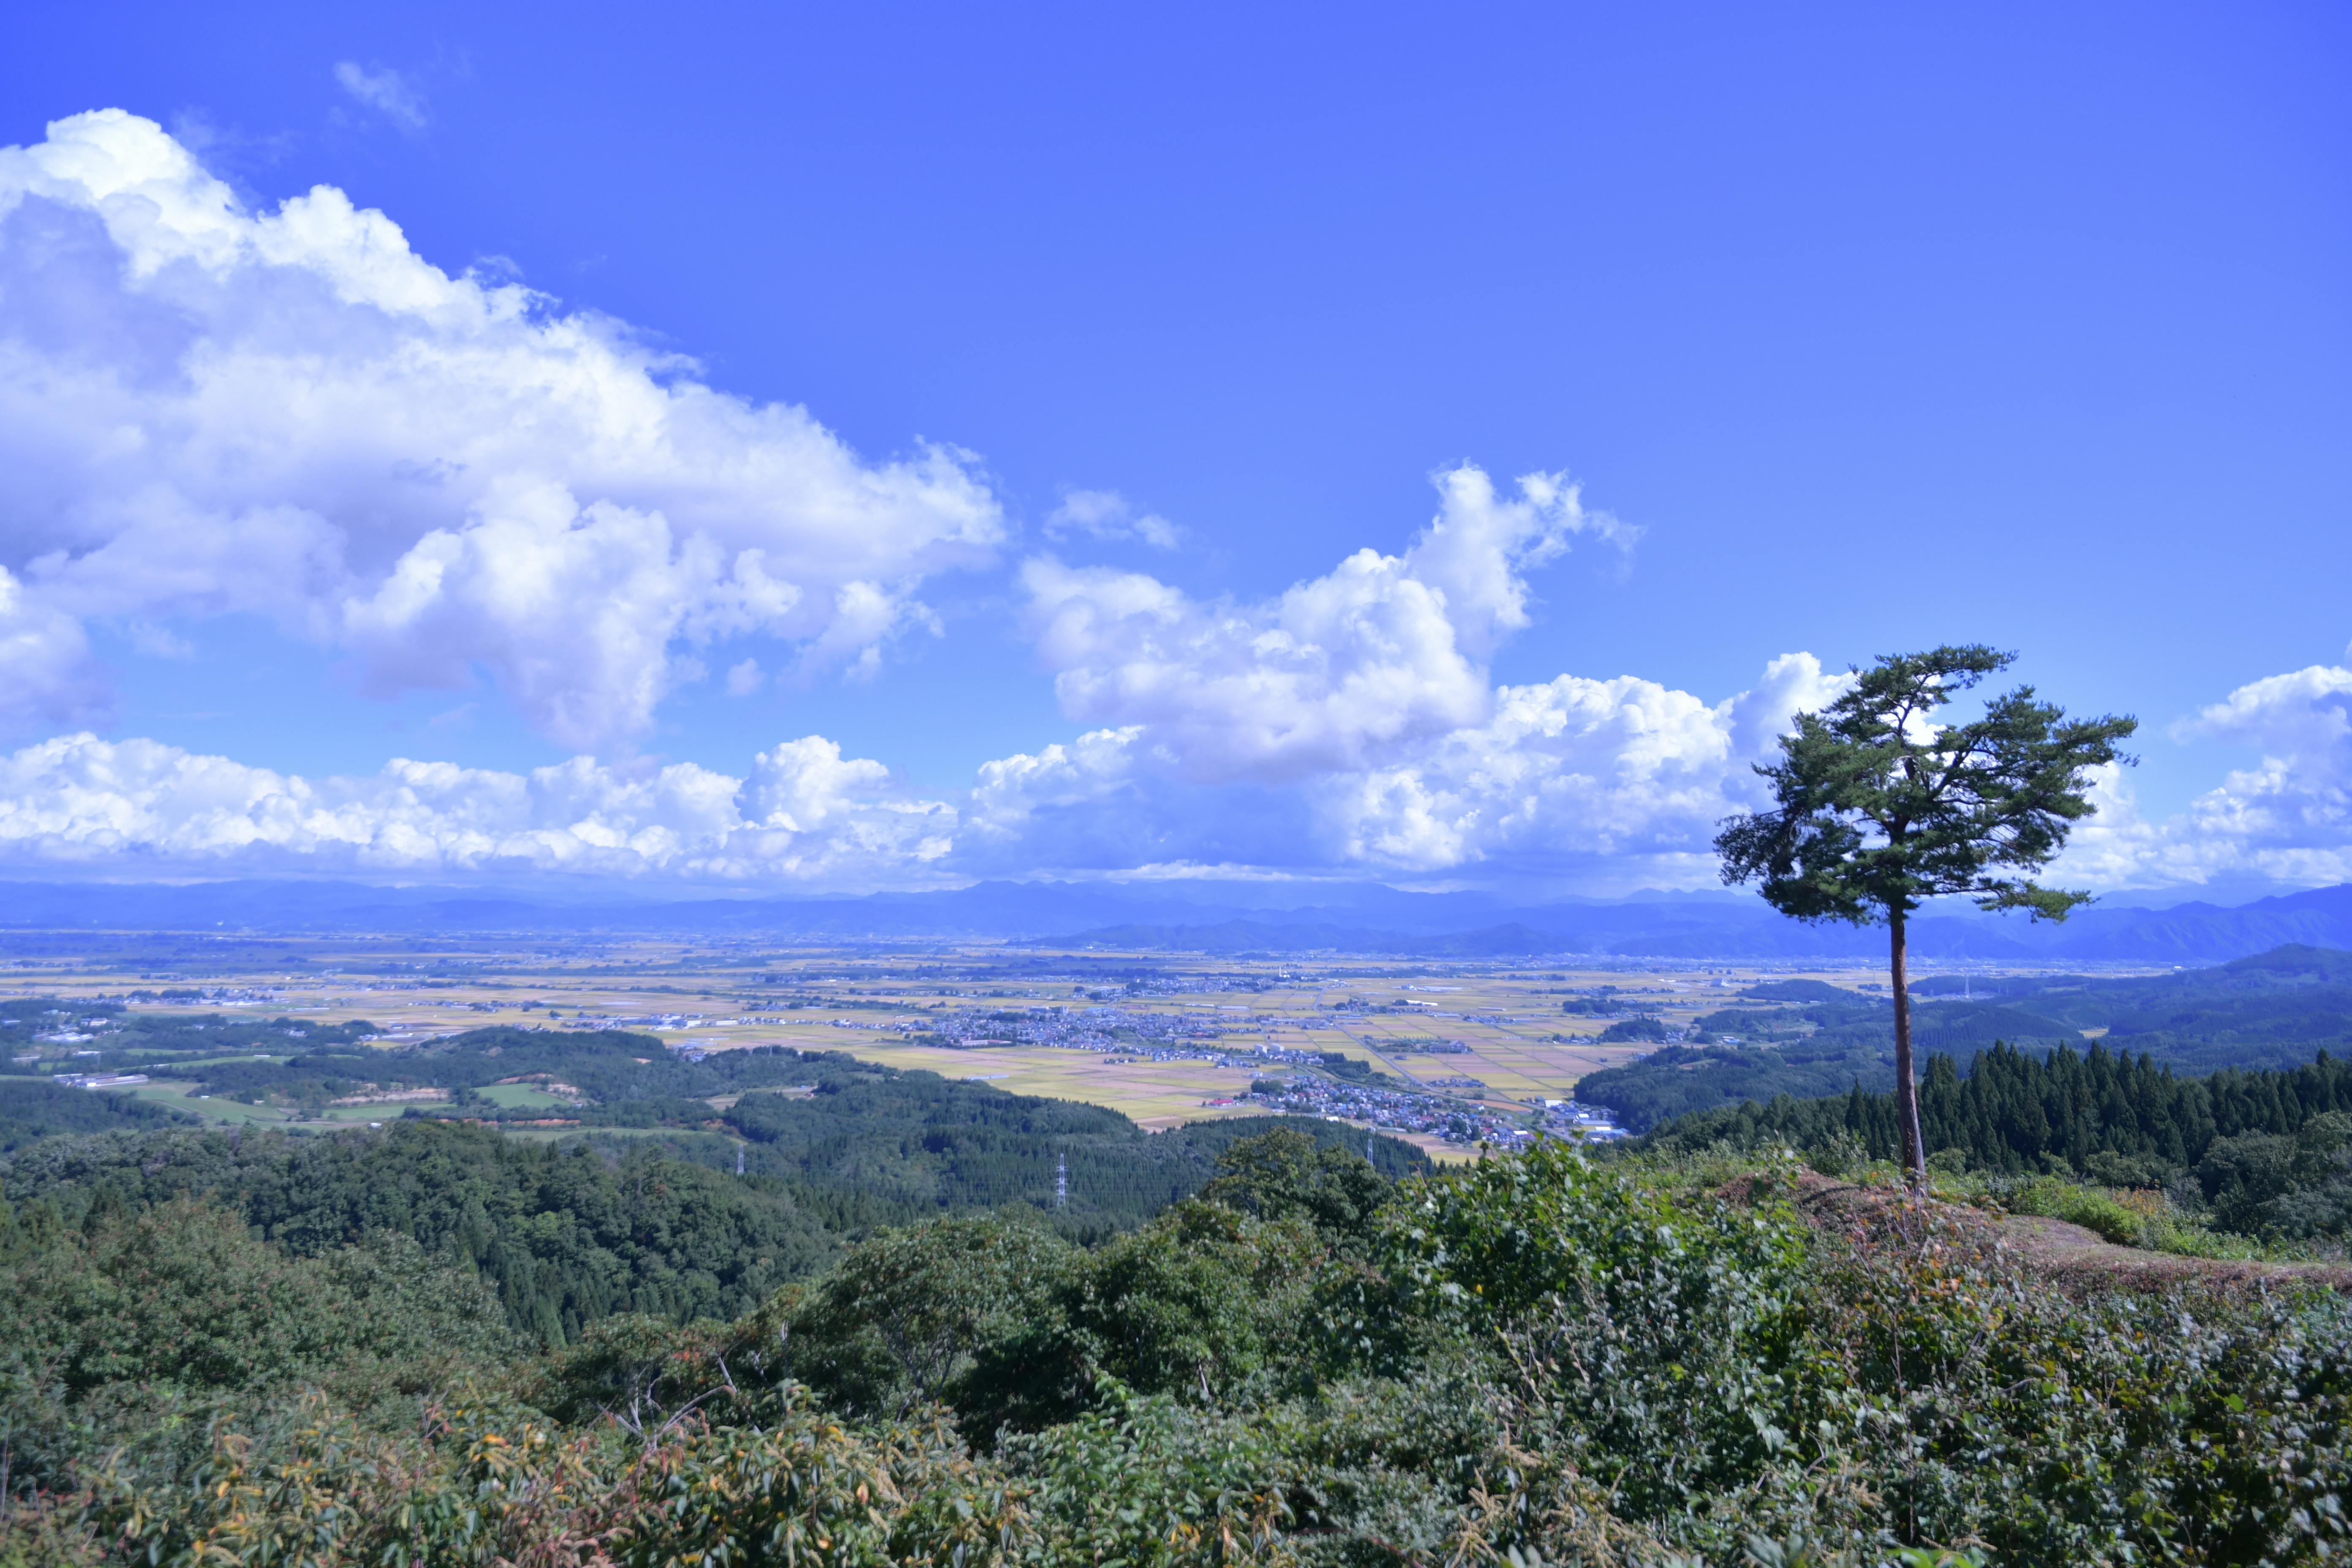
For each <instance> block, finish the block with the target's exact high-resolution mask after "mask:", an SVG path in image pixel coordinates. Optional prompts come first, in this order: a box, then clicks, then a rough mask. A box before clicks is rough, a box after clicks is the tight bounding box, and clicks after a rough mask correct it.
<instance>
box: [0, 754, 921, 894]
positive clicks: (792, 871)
mask: <svg viewBox="0 0 2352 1568" xmlns="http://www.w3.org/2000/svg"><path fill="white" fill-rule="evenodd" d="M956 820H957V817H956V813H955V810H954V808H953V807H952V806H950V805H945V804H943V803H940V802H935V801H922V800H915V799H909V798H906V797H904V796H902V795H899V794H898V792H896V791H894V790H893V789H892V788H891V785H890V778H889V773H888V770H887V769H886V768H884V767H883V766H882V764H880V763H876V762H872V761H869V760H866V759H863V758H854V757H846V758H845V757H844V756H843V755H842V754H841V748H840V747H839V746H838V745H836V744H835V742H831V741H828V740H825V739H824V738H823V737H822V736H814V735H812V736H807V737H804V738H803V739H800V740H797V741H787V742H782V744H780V745H778V746H776V747H774V748H773V749H772V750H770V751H766V752H761V753H759V754H758V755H757V756H756V757H755V758H754V759H753V761H752V765H751V770H750V773H749V775H748V776H746V777H743V778H735V777H731V776H730V775H728V774H725V773H716V772H713V771H711V770H709V769H707V768H702V767H698V766H696V765H695V764H693V763H673V764H671V765H669V766H667V767H662V768H658V769H653V770H650V771H645V772H641V773H640V772H629V771H625V770H621V769H616V768H614V767H611V766H608V765H605V764H603V763H598V762H597V761H596V760H595V759H593V758H591V757H584V756H583V757H574V758H572V759H571V760H570V761H568V762H564V763H558V764H556V765H554V766H551V767H545V768H540V769H537V770H535V771H533V772H531V773H527V774H525V773H499V772H495V771H490V770H485V769H478V768H463V767H458V766H456V765H455V764H452V763H428V762H412V761H408V760H406V759H396V760H394V761H393V762H391V763H386V764H385V766H384V767H383V770H382V771H381V772H380V773H374V774H373V775H369V776H365V777H358V778H322V779H315V780H314V779H305V778H303V777H301V776H299V775H298V774H292V773H278V772H275V771H273V770H271V769H268V768H257V767H251V766H248V765H247V764H244V763H237V762H235V761H232V760H231V759H229V758H226V757H218V756H205V755H201V754H198V753H195V752H187V751H184V750H182V749H180V748H178V747H174V746H167V745H163V744H162V743H160V742H153V741H121V742H109V741H104V740H100V739H99V738H98V737H97V736H94V735H90V734H87V733H83V734H74V735H65V736H59V737H57V738H55V739H52V740H48V741H45V742H39V743H38V744H36V745H31V746H26V747H25V748H24V749H22V750H20V751H18V752H15V753H14V754H13V755H9V756H5V757H0V865H5V866H7V867H10V868H14V869H16V870H18V871H20V872H37V873H41V874H56V873H59V872H74V871H89V872H97V873H100V874H103V875H109V876H122V875H125V874H148V875H158V876H165V875H192V874H193V875H226V874H239V875H249V874H254V873H268V872H287V871H299V872H304V873H318V872H331V873H335V874H342V875H353V874H356V875H385V876H416V875H447V874H453V873H457V874H463V873H493V874H500V875H507V876H513V875H530V874H540V875H561V876H577V877H593V878H598V879H675V880H686V881H716V882H735V883H742V882H757V883H761V884H773V883H777V882H784V883H793V884H799V885H811V886H824V887H834V886H846V887H866V886H872V885H875V884H877V883H898V884H901V885H905V884H910V883H914V884H919V883H922V882H926V881H932V880H937V879H938V878H937V874H936V872H935V871H933V870H932V869H931V868H933V867H935V865H936V864H937V862H939V861H940V859H941V858H943V857H945V856H946V854H947V853H948V851H949V849H950V847H951V845H952V842H953V835H954V829H955V825H956Z"/></svg>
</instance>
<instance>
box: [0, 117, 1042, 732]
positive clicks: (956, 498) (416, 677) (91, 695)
mask: <svg viewBox="0 0 2352 1568" xmlns="http://www.w3.org/2000/svg"><path fill="white" fill-rule="evenodd" d="M362 77H363V79H365V80H367V81H370V82H376V83H379V89H380V84H381V82H382V79H381V78H380V77H374V76H366V75H365V73H362ZM347 85H349V84H348V83H347ZM379 89H370V90H379ZM352 90H353V91H355V92H357V91H359V90H360V89H358V88H353V89H352ZM387 101H391V100H387ZM378 107H383V104H381V103H380V104H379V105H378ZM0 515H5V517H7V519H8V520H9V526H8V528H7V529H6V531H5V533H0V571H5V572H6V573H7V574H9V575H8V578H7V583H8V584H10V586H9V588H8V590H7V593H8V595H10V596H9V598H8V600H7V603H6V604H5V605H0V616H4V617H5V623H0V678H5V684H6V687H7V689H8V690H9V692H10V696H9V697H8V699H6V700H5V702H0V722H13V723H15V724H16V726H17V727H18V728H19V729H20V731H21V729H22V728H24V727H26V725H28V724H30V723H32V722H34V721H54V720H55V719H56V718H57V717H58V716H59V715H83V716H87V715H89V714H91V713H93V712H95V711H97V710H100V708H101V707H102V705H103V702H104V687H103V683H102V682H101V681H100V679H98V678H97V677H96V675H95V674H94V673H93V671H92V669H91V668H90V667H89V661H88V658H87V656H86V653H85V652H84V651H83V648H84V645H83V643H82V642H81V640H80V638H81V637H82V633H81V629H80V628H81V626H82V625H83V624H84V623H88V622H90V621H92V620H99V621H106V622H110V623H115V624H121V625H123V626H130V625H132V624H138V625H141V626H150V627H161V626H166V625H167V624H169V623H173V622H180V621H187V620H193V619H197V618H201V617H205V616H218V615H223V614H228V613H232V612H247V613H254V614H259V615H263V616H268V617H270V618H272V619H273V620H275V621H276V622H277V623H278V625H279V626H282V627H284V628H285V629H286V630H288V631H289V632H290V633H292V634H294V635H297V636H299V637H306V638H309V639H310V640H312V641H314V642H316V643H318V644H320V645H321V646H323V647H330V648H333V649H337V650H340V651H341V652H342V653H344V654H346V655H348V656H349V657H350V658H351V659H352V661H353V662H354V665H355V667H356V671H357V673H358V675H359V677H360V679H361V680H362V684H363V685H364V686H365V687H366V688H367V689H371V690H374V691H378V692H392V691H397V690H402V689H410V688H415V687H447V686H453V685H458V684H463V683H465V682H467V681H468V680H470V679H474V678H475V676H476V674H477V672H479V673H483V674H487V676H488V679H490V680H491V681H493V682H494V683H495V684H496V685H497V686H498V687H499V689H501V690H502V691H503V692H505V693H506V694H507V695H508V697H509V700H511V701H512V702H513V703H514V704H515V705H516V707H517V708H518V709H519V710H520V711H521V712H522V714H523V715H524V717H525V718H526V719H527V720H528V721H530V723H531V724H532V725H533V726H535V727H536V728H537V729H539V730H540V731H541V732H542V733H544V734H547V735H549V736H551V737H552V738H554V739H556V740H558V741H560V742H564V743H567V744H572V745H578V746H582V747H586V746H592V745H605V744H609V743H612V742H618V741H625V740H626V739H627V738H629V737H631V736H635V735H639V734H642V733H644V732H645V731H646V730H647V729H648V728H649V727H650V725H651V724H652V722H653V715H654V711H655V710H656V707H657V705H658V704H659V703H660V701H661V700H662V699H663V697H664V696H665V695H666V694H667V692H668V691H669V690H671V689H673V688H674V687H675V686H676V685H677V684H678V682H679V681H681V680H682V679H690V678H691V677H692V676H693V675H694V674H695V673H696V672H697V671H698V669H699V668H701V666H700V663H699V661H698V658H696V657H695V650H697V649H698V648H700V647H704V646H705V645H709V644H712V643H720V642H725V641H727V640H729V639H732V638H738V637H768V638H774V639H780V640H782V642H784V643H785V644H786V645H787V646H788V647H789V649H790V650H791V651H792V660H793V662H796V663H797V664H798V666H799V668H800V672H801V673H802V674H803V675H804V676H806V675H811V674H814V673H816V672H819V671H822V670H825V669H833V668H846V669H849V670H852V671H858V672H865V673H871V672H872V671H873V670H874V669H875V668H877V667H878V665H879V663H880V661H881V658H882V654H883V650H884V649H885V647H887V644H888V643H889V642H890V640H891V639H892V638H893V637H898V636H899V635H902V634H903V633H904V632H905V631H906V630H908V629H909V628H915V627H935V626H936V625H937V622H936V618H935V617H934V616H932V615H931V613H930V612H929V610H928V609H927V608H926V607H925V606H924V605H923V604H922V603H921V600H920V599H919V596H918V594H919V587H920V585H921V584H922V583H923V582H924V581H925V580H926V579H928V578H929V577H932V576H934V575H936V574H940V573H942V572H948V571H953V570H958V569H966V568H972V567H977V566H982V565H985V564H987V563H990V562H992V560H993V559H994V552H995V550H996V547H997V545H998V544H999V542H1001V540H1002V538H1003V519H1002V515H1001V512H1000V510H999V508H998V506H997V503H996V501H995V499H994V498H993V496H992V494H991V493H990V491H989V489H988V488H987V486H986V484H985V483H984V482H983V481H982V479H981V478H980V476H979V475H978V474H977V472H976V471H975V469H974V467H973V464H972V460H971V458H970V456H969V455H968V454H966V453H963V452H961V451H959V450H957V449H954V448H951V447H939V446H930V447H920V448H919V449H917V450H916V451H914V452H913V453H912V454H910V455H908V456H907V457H904V458H899V459H897V460H893V461H888V462H882V463H872V462H867V461H866V460H864V459H862V458H859V457H858V456H857V454H856V453H854V452H852V451H851V450H850V449H849V448H848V447H845V445H844V444H843V443H842V442H841V441H840V440H839V439H838V438H837V437H835V436H834V435H833V434H832V433H831V432H830V431H828V430H826V429H825V428H824V426H821V425H819V424H818V423H817V422H816V421H815V419H814V418H813V417H812V416H810V415H809V414H808V412H807V411H806V410H805V409H803V408H800V407H798V406H795V405H787V404H756V403H751V402H748V401H746V400H744V399H741V398H738V397H733V396H730V395H727V394H725V393H722V392H719V391H717V390H714V389H713V388H711V387H710V386H709V385H707V384H704V383H703V382H702V381H700V380H699V379H698V377H697V374H696V367H695V366H694V365H693V364H692V363H690V362H688V361H686V360H683V359H680V358H677V357H676V356H673V355H665V354H662V353H656V352H655V351H653V350H651V349H649V348H647V347H646V345H645V344H644V343H643V342H640V341H639V340H637V339H636V338H635V337H634V336H633V335H632V334H631V332H630V331H628V330H627V329H626V328H625V327H624V326H623V325H622V324H620V323H618V322H614V321H609V320H606V319H604V318H600V317H597V316H594V315H592V314H587V313H580V312H573V313H565V312H563V311H562V310H560V309H558V308H557V307H556V306H555V304H554V302H553V301H551V300H549V299H548V298H547V297H545V296H543V295H541V294H537V293H534V292H532V291H531V290H530V289H525V288H522V287H520V286H519V285H516V284H512V283H498V282H493V281H490V280H488V279H484V278H480V277H476V276H472V275H466V276H457V277H453V276H451V275H449V274H448V273H446V272H444V271H443V270H441V269H440V268H436V267H435V266H433V265H432V264H430V263H429V262H427V261H425V259H424V258H421V257H419V256H417V255H416V254H415V251H413V250H412V249H411V248H410V247H409V246H408V243H407V240H406V237H404V235H403V234H402V232H401V231H400V229H399V227H398V226H396V225H394V223H393V221H392V220H391V219H390V218H388V217H386V216H384V215H383V214H382V213H379V212H373V211H367V210H362V209H359V208H356V207H354V206H353V205H352V203H351V201H350V200H349V198H347V197H346V196H345V195H343V194H342V193H341V191H339V190H336V189H334V188H332V187H331V186H324V185H322V186H319V187H317V188H315V189H313V190H311V191H310V192H309V193H307V194H305V195H299V196H296V197H293V198H291V199H289V200H288V201H286V202H285V203H284V204H282V205H280V206H278V207H277V208H276V209H274V210H270V211H251V210H247V208H246V207H245V206H244V205H242V204H240V203H239V201H238V200H237V199H236V196H235V195H234V194H233V193H232V192H231V191H230V190H229V189H228V187H227V186H226V185H225V184H222V183H221V182H219V181H218V180H215V179H214V178H213V177H212V176H211V175H210V174H207V173H206V172H205V170H204V168H203V167H202V166H201V165H200V164H199V163H198V162H197V161H196V159H195V158H194V156H192V155H191V154H190V153H189V152H188V151H187V150H186V149H185V148H184V147H183V146H182V145H180V144H179V143H178V142H174V141H173V139H172V138H171V137H170V136H168V135H166V134H165V133H164V132H163V131H162V130H161V129H160V128H159V127H157V126H156V125H154V124H153V123H152V122H151V121H146V120H142V119H140V118H138V117H136V116H133V115H130V114H126V113H123V112H121V111H120V110H101V111H98V112H94V113H89V114H82V115H76V116H74V117H72V118H71V119H68V120H63V121H57V122H56V123H54V124H52V125H51V126H50V127H49V132H48V137H47V140H46V141H45V142H41V143H39V144H37V145H35V146H30V147H16V148H6V149H0Z"/></svg>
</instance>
